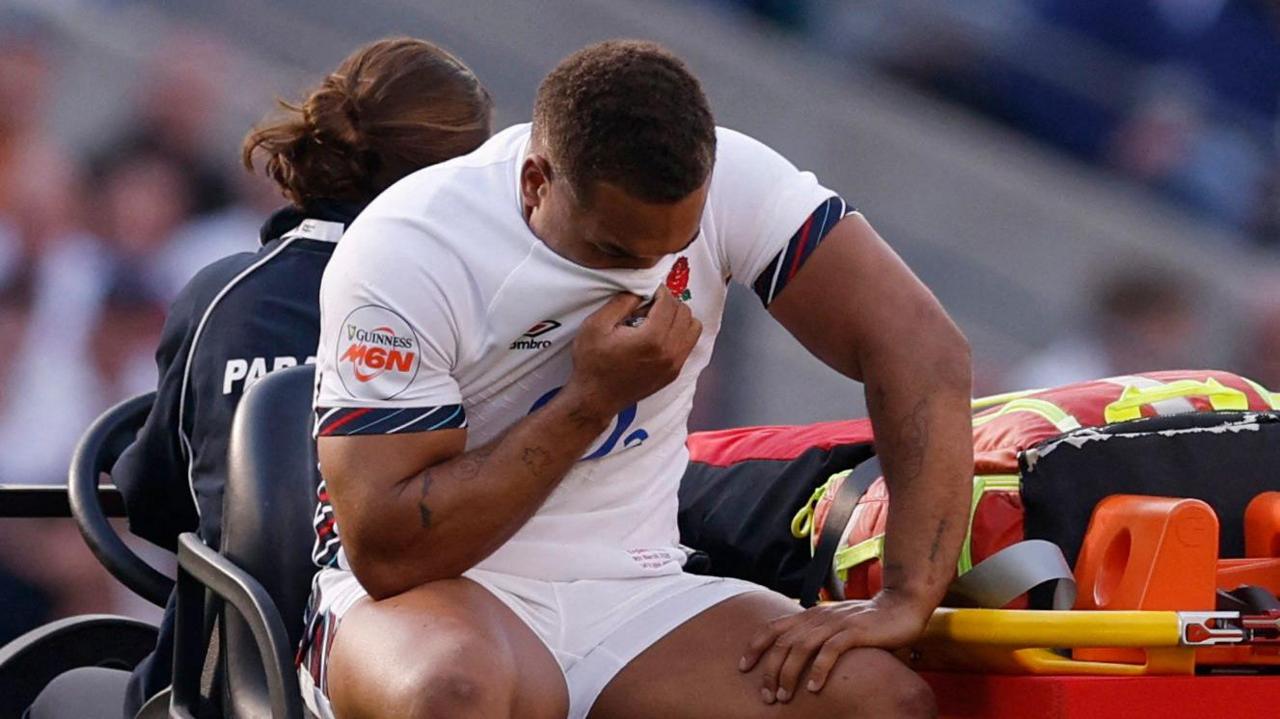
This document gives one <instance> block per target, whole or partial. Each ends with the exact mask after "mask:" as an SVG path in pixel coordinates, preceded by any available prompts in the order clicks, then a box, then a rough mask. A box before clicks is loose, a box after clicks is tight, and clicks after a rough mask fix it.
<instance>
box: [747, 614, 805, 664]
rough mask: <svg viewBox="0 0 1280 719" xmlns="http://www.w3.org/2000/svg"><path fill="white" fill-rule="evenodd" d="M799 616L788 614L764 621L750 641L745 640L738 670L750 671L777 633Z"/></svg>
mask: <svg viewBox="0 0 1280 719" xmlns="http://www.w3.org/2000/svg"><path fill="white" fill-rule="evenodd" d="M801 616H802V615H801V613H796V614H789V615H787V616H784V617H778V618H776V619H772V620H770V621H768V622H766V623H765V625H764V626H763V627H761V628H760V630H759V631H757V632H756V633H755V636H753V637H751V641H750V642H747V650H746V651H745V652H743V654H742V659H741V660H739V661H738V671H742V672H749V671H751V669H752V667H754V666H755V665H756V662H758V661H760V656H761V655H762V654H764V652H765V650H766V649H768V648H769V647H771V646H773V642H774V640H775V639H777V638H778V635H780V634H782V633H783V632H785V631H787V630H788V629H790V628H791V627H792V626H794V625H795V624H796V623H798V622H799V621H800V617H801Z"/></svg>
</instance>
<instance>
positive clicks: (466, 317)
mask: <svg viewBox="0 0 1280 719" xmlns="http://www.w3.org/2000/svg"><path fill="white" fill-rule="evenodd" d="M468 277H469V275H468V274H467V272H466V268H465V267H463V266H461V263H460V262H459V261H458V260H457V258H456V257H455V256H454V255H453V254H452V253H450V252H448V251H447V250H446V249H444V248H442V247H439V246H438V245H436V244H435V243H433V242H432V240H431V238H430V237H427V236H424V235H423V233H422V232H421V231H418V230H416V229H415V228H413V227H412V226H410V225H409V224H408V222H407V221H405V220H400V219H396V218H385V217H377V216H374V217H366V216H361V217H360V218H359V219H357V221H356V222H355V223H354V224H352V226H351V228H350V229H349V230H348V231H347V234H346V235H344V236H343V239H342V241H341V242H340V243H339V245H338V248H337V250H336V251H335V253H334V257H333V259H332V260H331V261H330V264H329V267H328V268H327V270H326V271H325V276H324V281H323V282H322V283H321V288H320V323H321V324H320V345H319V348H318V349H317V353H316V371H317V380H316V383H317V386H316V428H315V431H316V434H317V436H332V435H352V434H398V433H407V432H424V431H431V430H438V429H456V428H461V427H465V426H466V411H465V410H464V409H463V407H462V394H461V391H460V389H459V387H458V383H457V381H456V380H455V379H454V374H453V373H454V370H455V369H456V367H457V364H458V358H459V355H460V353H461V349H462V348H461V344H462V338H461V328H462V327H468V326H469V327H473V328H474V327H475V326H476V325H475V323H474V322H475V320H474V319H472V318H473V317H474V311H473V308H474V305H475V304H476V302H475V300H474V297H473V293H472V291H471V288H470V286H469V283H468V281H467V279H468Z"/></svg>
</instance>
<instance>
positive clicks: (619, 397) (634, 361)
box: [565, 287, 702, 417]
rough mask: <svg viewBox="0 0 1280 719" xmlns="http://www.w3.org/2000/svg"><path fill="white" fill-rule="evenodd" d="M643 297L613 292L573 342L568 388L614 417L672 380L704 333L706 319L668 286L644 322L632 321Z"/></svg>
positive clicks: (592, 406) (658, 294)
mask: <svg viewBox="0 0 1280 719" xmlns="http://www.w3.org/2000/svg"><path fill="white" fill-rule="evenodd" d="M641 302H642V300H641V298H640V297H638V296H636V295H633V294H629V293H622V294H618V295H616V296H614V297H613V298H612V299H611V300H609V301H608V302H607V303H606V304H605V305H604V307H601V308H600V309H598V310H596V311H595V312H594V313H593V314H592V315H591V316H590V317H588V318H587V319H586V320H585V321H584V322H583V323H582V329H581V330H580V331H579V332H578V337H577V338H576V339H575V340H574V342H573V374H572V375H571V376H570V378H569V382H568V384H567V385H566V386H565V390H566V391H569V390H572V391H575V392H577V393H578V396H579V397H581V398H582V401H583V402H584V403H585V404H586V405H587V406H589V407H591V408H592V410H593V411H599V412H602V413H604V414H605V415H607V416H609V417H612V416H613V415H615V414H617V413H618V412H621V411H622V410H623V409H625V408H626V407H627V406H628V405H631V404H634V403H636V402H639V401H640V400H642V399H644V398H645V397H648V396H649V395H651V394H653V393H654V392H657V391H658V390H660V389H662V388H663V387H666V386H667V385H668V384H671V382H673V381H674V380H675V378H676V377H677V376H679V374H680V370H681V369H682V368H683V367H684V363H685V360H686V359H688V358H689V353H690V352H692V351H693V348H694V346H695V345H696V344H697V343H698V337H699V336H701V335H702V323H701V322H699V321H698V319H697V318H696V317H694V316H693V312H692V311H691V310H690V309H689V307H688V306H687V305H685V304H684V303H683V302H680V301H679V300H677V299H675V298H674V297H672V296H671V293H670V292H668V291H667V290H666V288H665V287H660V288H658V290H657V293H656V295H655V297H654V301H653V303H652V304H651V305H650V306H649V308H648V314H647V315H646V316H645V320H644V322H642V323H640V324H638V325H635V326H631V325H629V324H628V323H627V319H628V318H631V317H632V316H634V315H635V314H636V313H637V311H638V310H640V305H641ZM633 324H634V323H633Z"/></svg>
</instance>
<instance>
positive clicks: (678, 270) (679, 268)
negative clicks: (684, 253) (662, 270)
mask: <svg viewBox="0 0 1280 719" xmlns="http://www.w3.org/2000/svg"><path fill="white" fill-rule="evenodd" d="M667 289H668V290H671V296H672V297H675V298H676V299H678V300H680V301H681V302H688V301H689V298H690V297H692V296H693V295H692V294H691V293H690V292H689V260H688V258H685V257H681V258H680V259H678V260H676V263H675V265H673V266H672V267H671V272H670V273H668V274H667Z"/></svg>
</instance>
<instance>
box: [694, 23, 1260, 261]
mask: <svg viewBox="0 0 1280 719" xmlns="http://www.w3.org/2000/svg"><path fill="white" fill-rule="evenodd" d="M712 1H714V2H717V3H720V4H725V5H729V6H734V7H737V8H741V9H746V10H749V11H751V12H754V13H756V14H758V15H761V16H763V17H765V18H768V19H769V20H771V21H772V22H775V23H778V24H781V25H783V26H785V27H789V28H792V29H793V30H795V31H796V32H798V33H801V34H803V35H804V36H805V37H806V38H807V39H809V40H812V41H813V42H814V43H815V44H817V45H818V46H820V47H822V48H824V49H826V50H828V51H830V52H832V53H835V54H837V55H839V56H841V57H845V58H848V59H850V60H851V61H853V62H854V63H855V64H859V65H865V64H867V63H871V64H873V65H875V66H878V67H879V68H881V69H882V70H884V71H887V72H889V73H892V74H894V75H896V76H897V77H900V78H904V79H906V80H908V81H909V82H911V83H913V84H915V85H917V86H919V87H922V88H925V89H927V90H928V91H930V92H933V93H936V94H939V95H942V96H944V97H947V98H949V99H952V100H955V101H958V102H961V103H964V104H966V105H968V106H969V107H971V108H974V109H977V110H979V111H980V112H982V113H984V114H986V115H988V116H990V117H993V118H996V119H998V120H1000V121H1002V122H1004V123H1007V124H1008V125H1011V126H1013V127H1015V128H1017V129H1019V130H1021V131H1024V132H1026V133H1027V134H1029V135H1031V136H1033V137H1035V138H1037V139H1039V140H1042V141H1044V142H1045V143H1048V144H1049V145H1051V146H1053V147H1056V148H1058V149H1060V150H1062V151H1064V152H1066V153H1069V154H1070V155H1072V156H1074V157H1077V158H1080V159H1082V160H1084V161H1087V162H1089V163H1092V164H1097V165H1101V166H1104V167H1107V168H1110V169H1112V170H1114V171H1116V172H1118V173H1120V174H1122V175H1124V176H1126V177H1129V178H1131V179H1133V180H1135V181H1137V182H1140V183H1143V184H1145V185H1147V186H1150V187H1152V188H1154V189H1156V190H1157V191H1159V192H1161V193H1163V194H1164V195H1165V196H1167V197H1169V198H1171V199H1173V200H1174V201H1176V202H1177V203H1179V204H1180V205H1182V206H1183V207H1185V208H1187V209H1189V210H1191V211H1193V212H1195V213H1197V214H1199V215H1201V216H1202V217H1204V218H1207V219H1210V220H1212V221H1215V222H1218V223H1221V224H1223V225H1225V226H1227V227H1230V228H1232V229H1235V230H1238V231H1239V232H1241V233H1242V234H1243V235H1245V236H1248V237H1251V238H1252V239H1253V240H1254V241H1256V242H1258V243H1261V244H1263V245H1266V246H1269V247H1271V248H1273V249H1275V250H1278V251H1280V1H1277V0H860V1H859V2H853V1H851V0H712Z"/></svg>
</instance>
